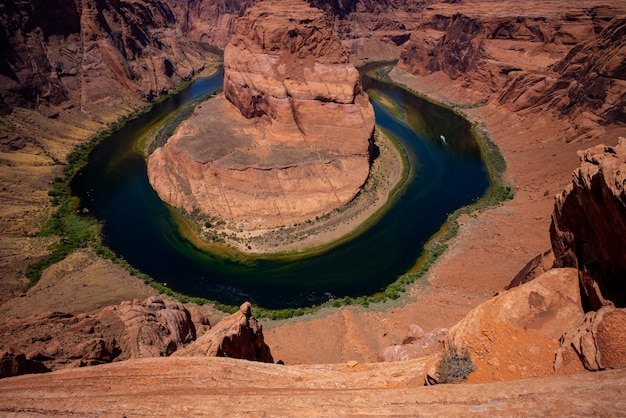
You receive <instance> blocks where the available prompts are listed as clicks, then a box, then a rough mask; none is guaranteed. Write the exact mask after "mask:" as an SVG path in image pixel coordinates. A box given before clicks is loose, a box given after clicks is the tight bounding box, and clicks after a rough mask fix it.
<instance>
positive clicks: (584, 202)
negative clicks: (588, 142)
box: [550, 138, 626, 311]
mask: <svg viewBox="0 0 626 418" xmlns="http://www.w3.org/2000/svg"><path fill="white" fill-rule="evenodd" d="M580 157H581V161H582V162H581V167H580V168H579V169H577V170H576V171H575V172H574V175H573V179H572V182H571V183H570V185H569V186H568V187H567V188H566V189H565V190H564V191H563V193H561V194H560V195H558V196H557V198H556V202H555V207H554V214H553V216H552V225H551V227H550V237H551V239H552V249H553V251H554V256H555V258H556V261H555V266H557V267H576V268H577V269H578V271H579V278H580V284H581V289H582V297H583V304H584V306H585V308H586V309H587V310H593V311H597V310H598V309H600V308H601V307H602V306H603V305H606V304H609V303H613V304H615V306H617V307H618V308H624V307H626V139H624V138H621V139H620V142H619V144H618V145H617V146H615V147H608V146H604V145H599V146H596V147H594V148H591V149H588V150H586V151H581V152H580Z"/></svg>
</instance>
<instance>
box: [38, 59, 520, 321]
mask: <svg viewBox="0 0 626 418" xmlns="http://www.w3.org/2000/svg"><path fill="white" fill-rule="evenodd" d="M387 77H388V71H387ZM384 81H386V82H389V83H392V84H396V85H398V84H397V83H394V82H393V81H391V79H390V78H389V79H385V80H384ZM400 87H402V88H404V89H406V87H404V86H400ZM412 93H413V94H415V92H412ZM193 110H194V106H188V107H187V108H185V109H184V110H183V112H180V114H176V115H174V116H173V117H172V118H171V119H170V120H169V121H168V122H167V123H166V125H164V126H165V129H163V130H162V133H161V132H159V134H158V135H157V140H156V141H155V142H153V143H152V144H151V145H150V150H153V149H154V148H155V147H156V146H159V144H161V142H164V141H165V140H166V139H167V137H169V135H171V133H173V132H174V130H175V128H176V127H177V126H178V125H179V124H180V123H181V122H182V121H183V120H184V119H186V117H188V116H189V115H190V114H192V113H193ZM185 115H187V116H185ZM121 124H123V121H122V122H120V123H119V124H115V125H114V126H111V127H110V128H109V129H108V130H107V131H106V132H103V133H101V134H100V135H98V136H96V137H94V138H93V139H92V140H91V141H90V142H89V143H87V144H83V145H81V146H79V147H77V148H76V149H75V150H74V151H73V152H72V153H71V154H70V155H69V156H68V158H67V160H68V163H67V165H66V166H65V168H64V176H63V177H59V178H57V179H55V181H54V184H53V188H52V190H51V191H50V192H49V195H50V196H51V197H52V198H53V203H54V204H56V205H58V206H59V207H58V210H57V211H56V212H55V213H54V214H53V215H52V216H51V218H50V219H49V220H48V222H47V223H46V226H45V227H44V228H43V229H42V231H41V233H40V235H41V236H58V237H59V240H58V241H57V242H56V243H55V244H53V245H52V247H51V253H50V255H49V256H48V257H46V258H44V259H42V260H40V261H38V262H36V263H33V264H31V265H30V266H28V269H27V273H26V274H27V277H28V278H29V280H30V282H29V287H30V286H32V285H34V284H35V283H36V282H37V280H39V278H40V277H41V274H42V272H43V271H44V270H45V268H47V267H49V266H51V265H52V264H54V263H56V262H58V261H61V260H63V259H64V258H65V257H67V256H68V255H69V254H70V253H71V252H73V251H75V250H76V249H79V248H85V247H89V246H90V247H92V248H93V249H94V251H95V252H96V253H97V254H98V255H100V256H101V257H103V258H107V259H111V260H113V261H114V262H115V263H116V264H118V265H120V266H122V267H123V268H125V269H126V270H127V271H128V272H129V273H130V274H131V275H134V276H137V277H138V278H140V279H142V280H143V281H144V282H145V283H147V284H149V285H151V286H152V287H154V288H155V289H156V290H157V291H158V292H160V293H163V294H166V295H169V296H172V297H175V298H177V299H178V300H179V301H181V302H183V303H187V302H193V303H196V304H200V305H203V304H207V303H214V302H212V301H208V300H206V299H203V298H194V297H189V296H185V295H182V294H179V293H176V292H174V291H172V290H171V289H169V288H167V287H166V286H164V285H162V284H160V283H157V282H155V281H154V280H153V279H152V278H151V277H149V276H148V275H146V274H143V273H141V272H139V271H138V270H136V269H135V268H134V267H132V266H131V265H130V264H128V263H127V262H126V261H125V260H123V259H121V258H119V257H118V256H117V255H115V254H114V253H113V252H112V251H111V250H110V249H108V248H107V247H105V246H103V245H102V243H101V241H100V237H99V233H100V225H99V224H98V223H97V222H96V221H95V220H93V219H91V218H88V217H85V216H81V215H80V214H78V213H77V210H78V201H77V199H76V198H74V197H72V196H71V193H70V189H69V184H70V180H71V178H72V177H73V175H74V174H75V173H76V172H77V171H78V170H79V169H80V168H81V167H82V166H83V165H84V164H85V163H86V162H87V156H88V155H89V153H90V152H91V150H92V149H93V147H94V146H95V145H96V144H97V143H98V142H99V141H100V140H101V139H103V138H105V137H106V136H108V135H110V133H112V132H113V131H114V130H116V129H118V128H119V126H121ZM473 129H474V133H475V136H476V137H477V139H478V141H479V144H480V145H481V150H482V152H483V158H484V160H485V162H486V164H487V167H488V169H489V172H490V177H491V182H492V186H491V187H490V191H489V193H488V194H487V195H486V196H485V197H483V198H481V199H479V200H478V201H477V202H475V203H474V204H472V205H470V206H468V207H465V208H462V209H459V210H458V211H456V212H455V213H454V214H452V215H450V216H449V218H448V221H447V223H446V225H444V227H443V228H442V229H441V231H440V233H439V234H437V235H436V236H435V237H434V238H432V239H431V240H430V241H429V242H428V243H427V244H426V246H425V249H424V252H423V254H422V256H421V257H420V260H419V262H418V264H417V267H416V269H415V270H414V271H411V272H409V273H407V274H404V275H402V276H401V277H399V278H398V279H397V280H396V281H395V282H394V283H392V284H390V285H389V286H387V287H386V288H385V289H384V290H383V291H382V292H381V293H380V294H377V295H373V296H359V297H356V298H352V297H343V298H335V299H331V300H330V301H328V302H326V303H324V304H322V305H320V306H312V307H307V308H293V309H282V310H267V309H261V308H255V309H254V310H253V313H254V315H255V316H256V317H258V318H270V319H287V318H293V317H298V316H302V315H306V314H311V313H314V312H316V311H318V310H320V309H321V308H324V307H340V306H343V305H358V306H363V307H369V306H370V305H371V304H381V303H384V302H386V301H390V300H396V299H399V298H400V297H401V296H402V295H403V294H404V293H406V287H407V286H408V285H411V284H413V283H415V282H416V281H417V280H419V279H421V278H423V277H425V276H426V273H427V272H428V270H429V268H430V267H431V266H432V264H433V263H434V262H435V261H436V260H437V258H438V257H439V256H440V255H441V254H443V252H444V251H445V250H446V249H447V247H448V244H447V241H449V240H450V239H451V238H452V237H454V236H455V235H456V233H457V231H458V222H457V219H458V216H460V214H462V213H472V212H475V211H479V210H484V209H486V208H487V207H490V206H493V205H496V204H498V203H500V202H502V201H505V200H508V199H511V198H512V197H513V192H512V190H511V188H510V187H507V186H505V184H504V182H503V180H502V177H503V175H504V172H505V170H506V162H505V160H504V158H503V157H502V155H501V154H500V152H499V150H498V148H497V146H495V144H493V142H491V141H490V139H489V138H488V136H487V135H486V133H485V132H484V131H481V130H480V129H479V128H478V127H477V126H476V125H474V127H473ZM159 135H160V136H159ZM149 152H151V151H148V153H149ZM205 222H207V221H205ZM215 306H216V308H218V309H220V310H222V311H224V312H235V311H236V310H237V309H238V306H230V305H223V304H216V305H215Z"/></svg>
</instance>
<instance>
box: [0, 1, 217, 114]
mask: <svg viewBox="0 0 626 418" xmlns="http://www.w3.org/2000/svg"><path fill="white" fill-rule="evenodd" d="M0 21H1V22H2V30H0V50H1V51H2V54H0V91H1V92H2V103H3V105H4V106H5V108H12V107H28V108H30V107H33V106H41V105H46V104H47V105H61V104H64V106H65V107H67V106H76V107H78V109H79V110H81V111H83V112H87V113H89V112H94V114H95V115H98V114H99V113H101V110H99V109H98V106H103V105H104V106H105V107H106V106H110V105H112V103H113V102H117V104H118V105H120V104H122V103H124V102H126V103H128V102H132V101H133V100H136V103H137V104H139V101H140V100H142V99H145V98H151V97H156V96H159V95H161V94H162V93H164V92H166V91H167V90H169V89H171V88H172V87H173V86H175V85H176V84H178V83H180V82H181V81H182V80H186V79H189V78H190V77H191V76H193V74H194V73H195V71H196V70H198V69H201V68H202V67H203V65H204V62H205V59H206V55H207V54H206V53H205V52H204V51H203V50H202V49H201V48H199V47H198V46H197V45H195V44H193V43H192V42H190V41H189V40H188V39H186V38H184V37H182V36H181V31H180V30H179V29H177V28H176V23H177V22H176V19H175V15H174V13H173V12H172V9H171V8H170V6H169V5H168V3H167V2H163V1H160V0H150V1H135V0H126V1H119V2H113V1H102V2H96V1H82V2H76V1H74V0H62V1H58V2H54V3H50V4H48V3H46V2H21V1H13V0H9V1H8V2H6V3H5V4H4V5H3V7H2V9H0Z"/></svg>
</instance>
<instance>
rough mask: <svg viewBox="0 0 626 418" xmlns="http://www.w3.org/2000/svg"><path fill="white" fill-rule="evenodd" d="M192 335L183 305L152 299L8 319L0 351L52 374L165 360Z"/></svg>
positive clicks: (2, 330) (1, 330)
mask: <svg viewBox="0 0 626 418" xmlns="http://www.w3.org/2000/svg"><path fill="white" fill-rule="evenodd" d="M195 337H196V335H195V329H194V325H193V323H192V321H191V315H190V314H189V312H188V311H187V310H186V309H185V308H184V307H183V306H182V305H180V304H178V303H172V302H165V301H163V300H161V299H159V298H156V297H152V298H149V299H147V300H146V301H132V302H123V303H122V304H120V305H117V306H109V307H107V308H104V309H103V310H102V311H100V312H98V313H97V314H92V315H88V314H80V315H72V314H68V313H61V312H46V313H43V314H40V315H33V316H31V317H28V318H24V319H19V318H15V319H11V320H8V321H6V322H5V323H4V324H2V325H1V326H0V341H1V343H0V344H1V345H0V349H4V350H11V349H13V350H15V351H16V352H21V353H25V359H26V360H28V361H31V360H32V361H35V362H39V363H40V364H41V365H42V367H43V366H44V365H45V367H47V368H49V369H51V370H55V369H60V368H64V367H75V366H91V365H98V364H103V363H110V362H112V361H119V360H126V359H129V358H142V357H161V356H167V355H170V354H171V353H172V352H174V351H175V350H176V349H177V348H179V347H181V346H182V345H184V344H187V343H190V342H191V341H193V340H195ZM14 357H15V356H14ZM17 360H20V358H19V356H18V357H15V358H14V359H12V360H11V361H13V363H15V361H17ZM24 364H26V363H24ZM33 364H35V365H37V364H36V363H33ZM20 367H22V366H20ZM31 369H32V370H35V369H34V368H31ZM29 370H30V369H29ZM31 372H33V371H31Z"/></svg>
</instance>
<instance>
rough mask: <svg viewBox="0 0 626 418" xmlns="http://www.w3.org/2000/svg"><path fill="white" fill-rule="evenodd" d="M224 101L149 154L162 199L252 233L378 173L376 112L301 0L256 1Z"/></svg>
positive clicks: (304, 215) (240, 32) (240, 30)
mask: <svg viewBox="0 0 626 418" xmlns="http://www.w3.org/2000/svg"><path fill="white" fill-rule="evenodd" d="M224 92H225V97H226V98H227V99H228V100H229V101H230V102H231V103H232V104H233V105H234V106H235V108H236V109H238V110H239V112H240V113H241V115H243V117H242V116H240V115H238V114H236V113H233V109H231V108H229V106H230V105H228V104H227V103H224V101H223V99H221V98H218V99H216V100H211V101H209V102H208V103H205V104H204V105H203V106H202V107H201V108H200V109H199V110H198V112H197V114H196V115H195V116H192V117H191V118H190V119H189V120H188V121H187V122H185V123H184V124H183V125H182V126H181V127H180V128H179V129H178V131H177V132H176V134H175V135H174V136H173V137H172V138H170V140H169V141H168V143H167V144H166V145H165V146H163V147H162V148H159V149H157V150H156V151H155V152H154V153H153V154H152V155H151V157H150V161H149V164H148V176H149V178H150V182H151V184H152V186H153V187H154V188H155V190H156V191H157V193H158V194H159V196H160V197H161V198H162V199H163V200H165V201H166V202H168V203H170V204H172V205H173V206H176V207H181V208H184V209H185V210H186V211H188V212H190V213H191V212H194V211H200V212H201V213H204V214H207V215H209V216H213V217H216V218H218V219H221V220H225V221H228V222H232V224H233V227H234V228H236V229H243V230H251V229H262V228H267V227H278V226H283V225H291V224H294V223H300V222H303V221H306V220H309V219H314V218H315V217H316V216H322V215H324V214H326V213H329V212H331V211H332V210H333V209H336V208H338V207H341V206H343V205H345V204H346V203H348V202H349V201H351V200H352V199H353V198H354V196H355V195H356V194H357V193H358V192H359V190H360V189H361V187H362V186H363V184H364V182H365V180H366V179H367V176H368V173H369V165H370V159H371V155H372V147H373V144H372V134H373V129H374V113H373V109H372V106H371V104H370V103H369V100H368V98H367V95H366V94H365V92H364V91H363V89H362V86H361V82H360V80H359V73H358V71H357V70H356V69H355V68H354V66H353V65H352V64H350V63H349V61H348V56H347V54H346V53H345V51H344V50H343V48H342V47H341V44H340V42H339V40H338V39H337V37H336V36H335V35H334V34H333V32H332V28H331V27H330V25H329V24H328V21H327V20H326V18H325V16H324V14H323V12H322V11H320V10H318V9H314V8H311V7H309V6H308V5H307V4H306V3H304V2H302V1H299V0H290V1H283V2H272V1H266V2H261V3H258V4H257V5H255V6H254V7H253V8H250V9H248V11H247V12H246V14H245V15H244V16H243V17H242V18H241V19H240V20H239V21H238V24H237V33H236V34H235V35H234V37H233V39H232V40H231V42H230V43H229V45H228V46H227V47H226V49H225V51H224Z"/></svg>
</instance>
